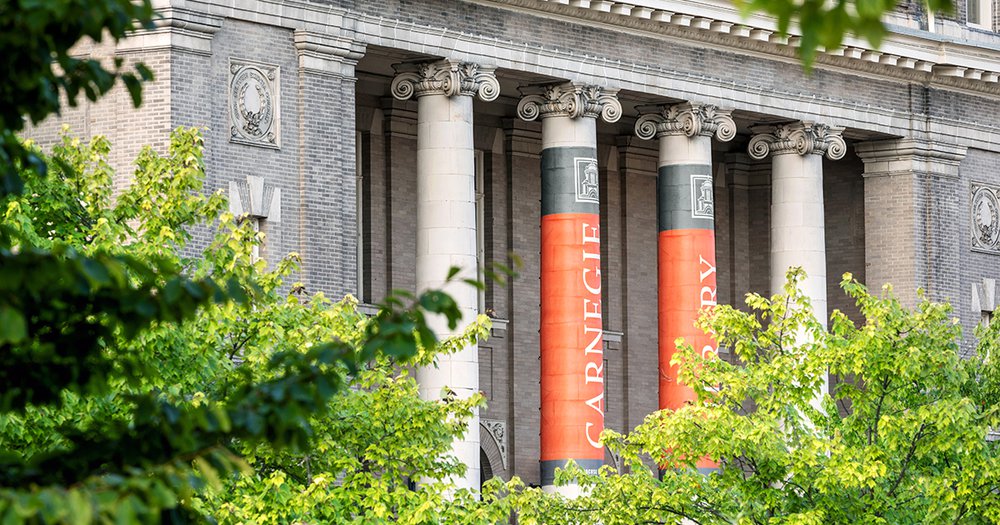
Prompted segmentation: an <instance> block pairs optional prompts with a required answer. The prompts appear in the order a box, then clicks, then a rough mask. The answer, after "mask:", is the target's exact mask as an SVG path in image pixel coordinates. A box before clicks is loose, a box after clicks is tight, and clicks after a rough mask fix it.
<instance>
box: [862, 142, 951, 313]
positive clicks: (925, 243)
mask: <svg viewBox="0 0 1000 525" xmlns="http://www.w3.org/2000/svg"><path fill="white" fill-rule="evenodd" d="M854 150H855V152H857V154H858V156H859V157H860V158H861V160H862V161H863V162H864V163H865V172H864V177H865V267H866V279H867V281H868V282H867V284H868V285H869V287H871V288H873V289H878V288H879V287H881V286H882V285H883V284H885V283H891V284H892V285H893V286H894V287H895V288H896V290H897V291H898V295H899V297H900V300H901V301H903V302H904V304H908V305H913V304H915V301H916V295H915V294H914V291H915V290H916V289H917V288H924V289H926V290H927V291H928V294H929V296H930V297H931V298H933V299H935V300H944V299H951V300H957V299H958V298H959V297H961V296H962V295H964V292H965V290H963V289H960V288H958V286H957V283H958V275H957V272H958V269H959V267H960V262H959V254H960V250H961V249H962V245H961V237H960V236H958V235H955V225H957V224H962V222H963V219H964V218H963V217H961V215H960V213H961V212H960V210H959V204H958V203H959V202H960V201H961V200H962V198H961V197H962V196H961V194H960V191H962V190H961V189H960V187H959V186H960V185H959V183H958V177H959V164H961V162H962V159H964V158H965V152H966V148H965V146H957V145H953V144H941V143H935V142H930V141H925V140H917V139H897V140H881V141H873V142H862V143H859V144H857V145H855V147H854ZM932 202H933V203H932ZM928 209H933V210H934V213H933V214H929V213H927V210H928Z"/></svg>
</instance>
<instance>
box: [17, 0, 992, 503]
mask: <svg viewBox="0 0 1000 525" xmlns="http://www.w3.org/2000/svg"><path fill="white" fill-rule="evenodd" d="M158 1H159V2H160V3H161V4H162V5H160V12H161V13H162V15H163V17H162V19H160V20H159V22H158V26H157V29H155V30H153V31H149V32H144V33H142V34H138V35H136V36H135V37H134V38H131V39H129V40H128V41H126V42H123V43H121V44H119V45H118V46H116V47H109V46H90V47H88V46H83V47H81V49H80V52H81V53H89V54H94V55H99V56H121V57H125V58H126V59H128V60H137V61H142V62H144V63H146V64H147V65H149V66H150V67H151V68H152V69H153V70H154V71H155V73H156V76H157V78H156V80H155V81H154V82H152V83H151V84H149V85H148V86H147V87H146V92H145V103H144V105H143V106H142V108H140V109H138V110H129V109H126V108H127V107H128V104H127V100H128V99H127V95H126V94H125V93H123V92H115V93H113V94H112V95H110V96H108V97H106V98H105V99H103V100H102V101H100V102H99V103H97V104H93V105H85V106H82V107H80V108H78V109H75V110H73V111H69V112H67V113H66V114H65V115H64V116H63V118H62V122H64V123H66V124H68V125H69V126H70V127H71V128H72V129H73V130H74V131H75V132H77V133H81V134H87V135H90V134H98V133H101V134H105V135H107V136H108V137H109V138H110V139H111V140H112V143H113V145H114V154H115V155H116V157H115V162H116V163H117V165H118V167H119V168H120V172H127V171H128V163H129V161H130V159H133V158H134V157H135V154H136V153H137V151H138V148H139V147H140V146H141V145H144V144H151V145H153V146H154V147H157V148H163V147H164V146H165V145H166V143H167V140H168V136H169V132H170V130H171V129H173V128H175V127H177V126H199V127H202V128H204V129H205V138H206V146H207V151H206V164H207V168H208V176H209V180H208V186H209V187H211V188H228V189H229V190H230V195H231V197H232V200H233V206H234V210H235V211H238V212H242V213H249V214H250V215H252V216H254V217H256V218H257V220H258V221H259V224H260V227H261V229H262V230H263V231H265V232H266V234H267V240H266V243H265V246H264V247H263V250H262V254H261V255H262V256H263V257H265V258H266V259H268V260H272V261H273V260H276V259H277V258H279V257H281V256H282V255H283V254H285V253H288V252H292V251H296V252H299V253H300V254H302V256H303V260H304V268H303V271H302V272H303V275H302V279H301V280H302V281H303V282H305V283H306V286H307V289H308V290H310V291H320V290H322V291H324V292H325V293H327V294H328V295H330V296H338V295H343V294H346V293H352V294H354V295H356V296H357V297H359V298H360V299H361V300H362V301H365V302H375V301H377V300H378V299H379V298H380V297H382V296H383V295H385V294H386V293H387V292H388V291H389V290H391V289H393V288H404V289H414V288H418V287H425V286H433V285H435V284H438V283H440V282H441V280H442V279H443V277H444V273H445V268H446V267H447V266H448V265H449V264H458V265H460V266H462V267H463V268H465V269H466V271H470V272H471V268H472V267H475V266H476V265H483V264H488V263H491V262H504V261H506V260H507V254H508V253H515V254H517V255H518V256H519V257H520V258H521V259H522V260H523V267H522V268H521V270H520V274H521V275H520V278H518V279H516V280H514V281H513V282H512V283H510V285H508V286H506V287H502V286H499V285H497V284H496V283H489V284H488V286H487V288H486V290H485V292H484V293H482V294H480V295H478V296H477V294H476V293H475V292H474V291H473V292H470V291H468V290H461V289H457V288H452V289H451V291H452V292H453V293H455V294H457V296H458V297H459V300H460V302H461V304H462V306H463V308H464V309H465V311H466V312H468V313H469V314H473V313H476V312H486V313H489V315H490V316H491V317H493V318H494V324H493V334H492V337H490V339H489V340H488V341H484V342H482V343H481V344H480V345H479V346H478V348H477V347H473V348H469V349H466V350H465V351H463V352H462V353H460V354H459V355H457V356H456V357H454V358H452V359H450V360H449V361H448V362H446V363H442V366H440V367H439V368H438V369H436V370H433V371H424V372H423V373H422V374H421V376H420V379H421V381H422V384H423V385H424V387H425V388H424V393H425V395H427V396H428V397H434V396H436V395H439V391H440V386H442V385H447V386H449V387H452V388H453V389H456V390H458V391H459V392H460V393H469V392H474V391H482V392H483V393H484V394H485V396H486V399H487V402H488V405H487V406H486V407H485V408H484V409H483V410H482V411H481V412H480V414H479V420H478V424H476V425H474V428H473V429H471V430H470V432H469V434H468V435H467V436H466V437H465V439H464V440H463V441H462V442H460V443H457V444H456V452H457V453H458V454H459V455H460V456H461V457H462V458H463V460H464V461H466V463H467V464H468V465H469V466H470V471H469V472H470V473H469V475H468V477H467V479H466V480H465V483H467V484H468V485H470V486H475V485H476V484H477V483H478V481H479V480H480V479H485V478H487V477H491V476H501V477H503V478H509V477H510V476H512V475H519V476H521V477H522V478H523V479H525V480H526V481H527V482H529V483H533V484H539V483H542V482H543V480H542V476H543V472H544V471H545V470H546V469H545V468H544V467H545V465H544V463H545V461H547V460H546V459H545V457H543V456H544V455H545V451H543V450H542V447H543V445H542V443H543V437H542V436H540V429H541V427H542V421H543V412H542V411H541V410H540V409H541V408H542V407H543V405H544V404H545V403H548V402H549V401H551V400H547V399H543V398H544V397H545V396H543V394H542V392H543V391H546V390H545V385H544V383H545V381H548V380H549V379H544V378H543V377H542V369H543V367H544V365H540V359H541V357H540V356H541V350H540V349H541V348H542V347H543V346H544V345H543V341H542V334H544V333H545V330H547V329H548V330H552V329H553V328H546V327H543V326H542V325H543V324H544V323H547V322H549V321H547V320H546V319H550V318H548V317H545V316H543V315H542V314H541V306H540V304H541V303H542V302H544V301H549V300H552V301H556V302H553V303H550V304H557V303H558V300H561V299H559V297H561V296H559V294H561V293H563V292H564V291H565V290H564V289H563V287H561V285H560V286H554V285H553V284H552V283H553V282H555V281H554V279H556V277H547V276H549V275H550V273H548V272H549V270H548V269H546V270H545V273H544V274H543V266H545V265H546V264H549V263H544V264H543V259H545V258H546V257H552V255H546V254H550V253H551V252H552V250H551V249H550V248H549V244H544V243H543V242H542V240H543V234H542V228H541V227H540V225H541V224H544V222H545V221H544V219H543V218H544V217H549V216H550V215H558V214H559V213H564V212H565V213H577V214H583V215H581V216H584V215H585V217H584V218H583V219H581V220H585V221H590V222H585V223H584V224H586V225H587V227H588V228H593V229H592V230H585V232H586V231H590V232H591V235H592V236H594V237H595V238H597V240H596V241H593V243H594V244H593V249H595V250H597V252H594V253H597V254H598V255H599V265H600V266H599V267H600V273H599V274H598V273H592V274H589V275H590V277H587V276H586V275H587V274H584V279H585V280H586V279H593V278H594V276H596V275H599V277H600V279H599V282H596V281H590V282H591V283H592V284H590V285H588V289H589V290H590V292H591V293H593V296H592V297H590V298H589V299H586V300H588V301H592V302H591V303H586V304H599V307H597V308H599V311H600V317H599V321H600V326H598V328H597V330H600V335H601V341H600V349H599V351H597V350H598V349H595V348H591V350H592V352H591V353H592V354H593V355H590V356H589V357H588V358H589V359H591V361H587V362H581V363H582V364H581V366H583V367H589V368H587V370H590V371H591V372H588V373H591V375H590V376H586V375H585V376H584V378H590V379H594V378H596V377H598V376H599V377H600V384H601V387H602V390H601V394H602V396H603V397H602V398H601V405H600V412H601V415H602V424H603V425H604V426H605V427H607V428H613V429H615V430H619V431H626V430H628V429H630V428H632V427H634V426H635V425H637V424H639V423H640V422H641V421H642V419H643V418H644V417H645V416H646V415H647V414H649V413H650V412H652V411H654V410H656V409H657V408H658V400H657V389H658V385H659V382H660V378H659V372H658V369H657V365H656V363H657V362H658V344H659V341H658V340H659V339H661V338H660V337H659V332H658V315H659V314H658V309H660V310H662V308H663V307H662V305H659V304H658V292H657V289H658V285H657V282H658V275H659V273H658V271H662V265H663V263H662V261H661V262H659V263H658V261H659V260H660V259H659V258H658V257H659V255H658V234H659V232H660V231H661V230H662V228H663V222H662V220H660V219H659V218H658V205H659V207H660V208H661V210H662V208H663V206H664V203H663V202H660V203H658V198H660V199H662V197H658V190H657V177H658V176H660V175H658V173H661V174H662V173H663V169H664V168H663V167H664V166H671V165H674V164H677V163H680V164H685V165H687V164H691V163H694V164H695V165H698V166H700V167H701V168H699V169H701V171H698V173H699V174H701V176H702V177H703V178H701V179H698V180H699V181H700V182H699V186H698V190H699V191H700V192H701V193H699V195H700V196H701V198H702V200H701V201H698V200H697V198H695V197H692V198H693V199H694V200H692V201H691V204H690V206H691V207H693V208H698V207H700V208H699V209H701V210H702V212H704V210H706V209H707V210H709V212H710V215H708V223H710V224H712V227H713V228H714V244H715V253H714V254H713V255H714V257H715V259H714V261H715V278H716V284H715V286H716V288H715V289H713V291H712V293H711V294H710V295H711V296H712V297H714V300H716V301H717V302H719V303H741V302H742V297H743V296H744V295H745V294H746V293H748V292H751V291H753V292H760V293H770V292H772V291H775V284H774V283H775V282H776V279H780V277H781V275H782V274H783V271H784V265H786V264H791V263H795V264H800V265H804V266H805V267H806V270H807V271H808V272H809V275H810V281H809V282H808V283H807V292H808V293H809V295H810V297H812V298H813V304H814V305H816V307H817V308H818V309H820V310H822V309H825V310H826V311H831V310H833V309H841V310H845V311H847V312H853V307H852V305H851V304H850V302H849V301H848V300H847V299H846V298H845V297H844V295H843V293H842V292H840V290H839V288H838V285H837V283H838V281H839V280H840V276H841V274H843V273H844V272H852V273H853V274H854V276H855V277H857V278H858V279H859V280H861V281H863V282H865V283H867V284H868V285H869V286H870V287H872V288H878V287H880V286H881V285H882V284H883V283H886V282H891V283H892V284H893V285H894V287H895V290H896V293H897V294H898V295H899V296H900V297H901V298H903V299H904V301H906V302H909V303H913V302H914V301H915V299H916V294H915V290H916V289H917V288H918V287H922V288H924V289H926V290H927V291H928V294H929V296H930V297H932V298H934V299H938V300H949V301H951V302H952V304H953V305H954V306H955V312H956V315H957V316H958V317H959V318H960V319H961V323H962V325H963V328H964V330H965V334H966V335H965V339H964V340H963V341H962V348H963V350H964V351H970V350H971V348H972V346H973V344H974V340H973V335H972V334H973V329H974V327H975V326H976V325H977V323H979V322H980V320H981V319H982V318H983V316H987V315H989V314H990V312H992V309H993V306H994V297H995V295H994V288H993V281H992V279H994V278H996V277H998V276H1000V203H998V198H1000V124H998V123H997V122H996V121H995V119H996V116H997V115H1000V82H998V81H1000V38H998V36H997V35H996V34H995V33H994V32H993V29H994V24H995V23H996V21H995V20H994V18H995V16H994V10H993V9H989V7H990V6H989V5H988V2H983V0H980V2H978V3H976V4H975V5H976V6H977V12H976V13H973V14H972V16H971V17H970V15H969V13H967V12H966V11H967V9H966V6H965V4H964V3H963V2H961V0H960V1H959V3H960V4H961V5H959V10H958V13H957V15H956V16H955V17H954V18H943V17H940V16H938V17H935V16H928V14H927V13H925V12H923V11H922V8H921V7H920V5H921V4H920V3H919V2H912V3H910V4H903V5H901V6H900V8H899V9H898V10H897V11H896V12H895V13H894V14H892V15H891V16H889V17H888V22H889V24H890V28H891V34H890V35H889V37H888V38H887V39H886V41H885V42H884V44H883V46H882V48H881V49H880V50H875V49H871V48H870V47H868V46H867V45H866V44H864V43H863V42H860V41H855V40H851V39H848V40H847V43H846V45H845V46H844V47H843V48H841V49H836V50H828V51H827V52H825V53H822V54H820V55H819V57H818V59H817V61H816V65H815V68H814V70H813V71H812V73H811V74H809V75H806V74H804V73H803V71H802V68H801V66H800V65H799V62H798V60H797V58H796V55H795V46H796V44H797V38H796V37H795V35H794V34H793V35H791V36H788V37H783V36H780V35H779V34H777V33H776V32H775V24H774V21H773V20H771V19H769V18H767V17H763V16H751V17H750V18H748V19H742V18H740V16H739V15H738V13H737V12H736V11H735V10H734V8H733V7H732V6H731V5H730V4H729V3H728V2H726V1H724V0H700V1H697V2H694V1H689V0H629V2H627V3H626V2H618V1H613V0H550V1H544V0H469V1H459V0H423V1H420V2H412V1H406V0H386V1H383V2H366V1H362V0H311V1H307V0H294V1H293V0H228V1H226V2H221V1H217V0H158ZM970 20H971V21H972V22H975V23H972V22H970ZM706 108H707V109H706ZM706 111H709V112H714V113H713V115H715V116H705V113H706ZM720 115H721V116H720ZM720 118H721V120H719V119H720ZM642 122H647V123H648V124H649V126H648V127H647V128H646V129H645V130H643V129H641V128H642V126H641V125H640V126H637V123H640V124H641V123H642ZM719 125H722V126H725V127H728V128H731V129H730V130H729V131H727V132H726V134H720V132H719V131H718V130H717V129H715V128H713V129H712V130H710V131H706V130H707V129H708V128H711V127H712V126H716V127H718V126H719ZM637 131H638V133H637ZM57 132H58V126H57V125H56V124H55V123H46V124H44V125H42V126H41V127H39V128H37V129H35V130H34V131H33V134H34V136H35V137H36V138H38V139H39V140H41V141H43V142H44V141H48V140H52V139H53V138H54V136H55V134H56V133H57ZM559 148H564V149H565V148H570V149H572V148H578V150H573V151H578V152H579V151H583V152H584V153H576V154H573V155H571V157H572V159H576V160H579V159H584V160H585V162H584V163H583V164H580V166H582V167H580V168H579V169H577V168H576V167H574V166H573V165H571V164H572V162H571V161H570V160H559V159H563V158H570V157H566V156H565V155H563V156H562V157H560V156H559V155H555V154H554V153H553V151H555V150H556V149H559ZM570 149H567V150H566V151H570ZM543 150H544V151H543ZM546 151H547V152H548V153H545V152H546ZM567 155H568V154H567ZM574 155H575V156H574ZM685 155H687V156H685ZM688 157H690V158H688ZM546 159H549V160H546ZM552 159H555V160H552ZM692 159H693V160H692ZM560 170H563V171H560ZM565 170H569V171H565ZM573 170H577V171H573ZM574 173H575V176H576V177H577V178H576V179H575V183H576V184H577V186H574V187H573V188H572V189H568V190H566V191H569V192H571V193H572V192H573V191H576V190H579V191H581V192H582V193H577V194H576V196H575V198H574V199H569V200H565V199H563V200H560V199H562V197H558V195H557V194H559V192H560V191H563V190H564V189H566V188H569V187H568V186H566V187H562V186H558V184H562V183H558V184H557V183H556V182H552V183H550V182H546V183H545V184H544V187H543V182H542V181H543V180H545V181H555V180H557V179H558V180H562V179H559V177H563V175H566V176H569V177H571V176H573V174H574ZM685 173H688V172H685ZM691 173H694V172H691ZM567 174H568V175H567ZM685 176H687V175H685ZM581 177H582V179H581ZM566 180H570V179H566ZM581 180H582V181H583V182H582V183H581ZM692 180H693V179H692ZM706 182H707V184H706ZM557 186H558V187H557ZM559 188H563V189H559ZM580 188H583V189H580ZM696 197H697V196H696ZM706 199H707V200H706ZM567 203H568V204H567ZM588 203H589V204H588ZM706 204H707V205H710V207H709V208H705V205H706ZM693 208H691V209H693ZM685 209H686V210H688V211H686V212H685V213H688V212H690V213H692V214H695V213H696V212H695V211H691V209H688V208H685ZM581 210H582V211H581ZM587 217H589V218H587ZM595 222H596V223H595ZM553 231H554V230H553ZM597 232H599V234H598V233H597ZM546 235H548V234H546ZM548 238H555V237H548ZM709 238H710V239H711V238H712V236H711V235H710V236H709ZM583 242H585V243H586V242H587V241H586V235H585V239H584V241H583ZM584 248H585V249H586V246H584ZM588 253H589V252H588ZM557 258H558V257H557ZM586 259H587V256H584V260H585V261H586ZM658 264H659V266H658ZM545 267H546V268H549V269H551V268H552V267H550V266H545ZM596 268H597V267H594V268H592V270H596ZM571 269H572V268H571ZM583 270H584V271H586V268H584V269H583ZM553 271H554V272H556V270H553ZM551 275H556V273H552V274H551ZM594 290H597V291H596V292H594ZM543 292H544V293H543ZM557 296H559V297H557ZM551 297H554V298H555V299H550V298H551ZM574 297H575V296H574ZM824 305H825V306H824ZM592 311H597V310H592ZM546 326H548V325H546ZM588 333H589V332H588ZM719 352H721V353H723V354H725V352H726V351H725V349H719ZM588 363H589V364H588ZM549 366H551V365H549ZM550 369H551V368H550ZM598 370H599V372H597V371H598ZM551 381H556V379H551ZM544 439H548V438H544ZM600 455H604V454H603V452H601V453H600ZM540 459H541V460H542V463H543V464H542V467H543V468H540ZM596 461H597V462H598V463H600V462H601V461H603V462H612V463H613V462H614V461H615V458H613V457H610V456H606V457H604V458H603V460H600V459H598V460H596Z"/></svg>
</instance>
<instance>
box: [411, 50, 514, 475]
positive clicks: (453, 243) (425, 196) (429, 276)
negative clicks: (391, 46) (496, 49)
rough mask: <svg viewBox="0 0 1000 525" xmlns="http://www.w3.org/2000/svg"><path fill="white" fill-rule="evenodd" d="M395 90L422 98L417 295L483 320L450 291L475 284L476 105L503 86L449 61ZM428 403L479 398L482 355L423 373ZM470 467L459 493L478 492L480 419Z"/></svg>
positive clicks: (417, 67) (465, 451)
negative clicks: (435, 293) (448, 299)
mask: <svg viewBox="0 0 1000 525" xmlns="http://www.w3.org/2000/svg"><path fill="white" fill-rule="evenodd" d="M396 70H397V75H396V78H395V79H394V80H393V83H392V93H393V95H394V96H396V98H399V99H406V98H409V97H411V96H416V97H417V194H416V196H415V197H416V199H417V217H416V223H417V239H416V241H417V242H416V245H417V258H416V286H417V290H418V291H423V290H427V289H431V288H437V289H443V290H444V291H445V292H447V293H448V294H449V295H451V296H452V297H453V298H454V299H455V301H456V302H457V303H458V306H459V309H460V310H461V312H462V323H463V324H467V323H471V322H472V321H474V320H475V319H476V317H477V316H478V315H479V297H478V291H477V290H476V289H475V288H474V287H472V286H469V285H467V284H464V283H462V282H461V281H460V280H458V281H453V282H451V283H446V277H447V275H448V269H449V268H451V267H458V268H460V269H461V273H460V274H459V276H460V277H469V278H473V279H475V278H476V276H477V266H478V260H477V250H476V238H477V236H476V194H475V176H476V173H475V151H474V145H473V123H472V98H473V96H475V95H477V94H478V95H479V97H480V98H482V99H483V100H487V101H489V100H494V99H496V97H497V96H498V95H499V84H498V83H497V81H496V77H495V76H493V70H492V68H483V67H481V66H478V65H476V64H470V63H460V62H455V61H450V60H442V61H437V62H425V63H420V64H400V65H397V66H396ZM430 324H431V327H432V328H433V329H434V330H435V332H436V333H437V335H438V337H442V338H443V337H448V336H451V335H455V334H456V333H460V332H461V329H462V328H464V326H461V327H460V328H459V330H458V331H455V332H452V331H451V330H449V329H448V327H447V324H446V321H445V320H444V319H443V318H441V317H440V316H436V317H434V318H432V319H431V321H430ZM416 377H417V382H418V383H419V385H420V394H421V397H423V398H424V399H431V400H434V399H440V398H441V396H442V393H443V392H444V391H445V389H448V390H450V391H452V392H454V393H455V395H457V396H458V397H459V398H468V397H470V396H472V395H473V394H475V393H477V392H479V349H478V347H477V345H475V344H472V345H469V346H467V347H465V348H463V349H462V350H461V351H459V352H457V353H454V354H450V355H442V356H439V357H438V358H437V362H436V366H433V367H423V368H420V369H418V370H417V373H416ZM453 452H454V454H455V456H456V457H457V458H458V459H459V460H460V461H462V462H463V463H464V464H465V465H466V473H465V476H464V477H463V478H460V479H456V480H454V481H455V482H456V485H457V486H458V487H459V488H470V489H475V490H478V489H479V483H480V465H479V415H478V413H476V414H475V415H474V416H473V419H472V420H471V421H470V422H469V428H468V430H467V431H466V433H465V435H464V436H463V437H462V438H461V439H459V440H458V441H456V442H455V444H454V445H453Z"/></svg>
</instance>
